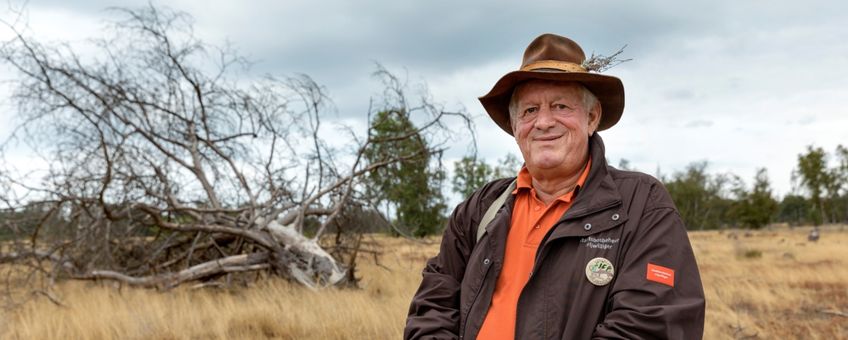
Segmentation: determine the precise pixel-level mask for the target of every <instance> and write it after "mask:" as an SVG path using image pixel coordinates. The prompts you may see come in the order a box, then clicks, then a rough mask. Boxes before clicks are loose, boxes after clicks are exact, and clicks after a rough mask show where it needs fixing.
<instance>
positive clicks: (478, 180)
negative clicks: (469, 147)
mask: <svg viewBox="0 0 848 340" xmlns="http://www.w3.org/2000/svg"><path fill="white" fill-rule="evenodd" d="M453 168H454V176H453V180H452V183H453V188H452V189H453V192H455V193H457V194H460V195H462V197H463V198H464V197H468V196H471V193H473V192H474V190H477V189H478V188H480V187H481V186H483V184H486V182H488V181H489V180H490V178H491V177H492V174H493V173H494V171H493V170H492V167H491V166H489V164H486V162H485V161H483V160H480V159H476V158H475V157H471V156H465V157H463V158H462V159H461V160H459V161H456V162H454V163H453Z"/></svg>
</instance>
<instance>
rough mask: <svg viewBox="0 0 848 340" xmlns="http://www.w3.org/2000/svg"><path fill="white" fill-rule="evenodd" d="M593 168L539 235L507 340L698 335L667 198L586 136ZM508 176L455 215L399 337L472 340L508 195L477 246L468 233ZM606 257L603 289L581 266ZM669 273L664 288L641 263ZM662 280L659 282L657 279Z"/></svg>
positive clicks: (491, 281)
mask: <svg viewBox="0 0 848 340" xmlns="http://www.w3.org/2000/svg"><path fill="white" fill-rule="evenodd" d="M590 152H591V153H592V160H593V161H592V168H591V169H590V172H589V178H588V179H587V182H586V184H585V186H584V187H583V188H579V189H578V192H577V198H576V200H575V202H574V204H573V205H572V206H571V208H570V209H569V210H568V211H567V212H566V213H565V215H563V216H562V218H560V220H559V222H557V225H556V226H555V227H554V228H552V229H551V231H550V232H549V233H548V234H547V235H546V237H545V239H543V241H542V244H541V245H540V246H539V250H538V252H537V253H536V263H535V265H534V267H533V272H532V274H531V276H530V278H529V279H528V281H527V284H526V285H525V287H524V290H523V291H522V293H521V296H520V298H519V301H518V310H517V319H516V327H515V338H516V339H522V340H524V339H590V338H592V339H700V338H701V337H702V336H703V329H704V306H705V301H704V292H703V287H702V285H701V278H700V275H699V273H698V266H697V264H696V263H695V257H694V255H693V253H692V247H691V246H690V244H689V239H688V236H687V234H686V229H685V228H684V225H683V221H682V220H681V219H680V216H679V215H678V213H677V209H676V208H675V206H674V203H672V201H671V197H670V196H669V195H668V192H667V191H666V190H665V188H664V187H663V186H662V184H660V182H659V181H657V180H656V179H654V178H653V177H651V176H648V175H645V174H641V173H636V172H627V171H619V170H616V169H614V168H612V167H608V166H607V165H606V162H605V159H606V158H605V154H604V145H603V141H602V140H601V138H600V136H598V134H597V133H596V134H595V135H594V137H592V138H591V142H590ZM510 182H511V180H510V179H502V180H496V181H494V182H490V183H488V184H486V185H485V186H483V187H482V188H481V189H479V190H478V191H477V192H475V193H474V194H472V195H471V197H469V198H468V199H467V200H466V201H465V202H463V203H461V204H460V205H459V206H457V208H456V209H455V210H454V212H453V214H452V215H451V217H450V220H449V222H448V226H447V228H446V230H445V233H444V237H443V239H442V244H441V250H440V252H439V254H438V255H436V257H434V258H432V259H430V260H429V261H428V262H427V265H426V267H425V268H424V272H423V280H422V282H421V286H420V287H419V288H418V291H417V292H416V293H415V297H414V298H413V300H412V304H411V306H410V308H409V316H408V318H407V323H406V329H405V330H404V338H405V339H456V338H458V339H476V338H477V333H478V332H479V331H480V326H481V325H482V324H483V319H484V318H485V316H486V312H487V310H488V308H489V304H490V303H491V300H492V293H493V291H494V288H495V282H496V281H497V278H498V275H499V274H500V270H501V267H502V264H503V254H504V246H505V243H506V236H507V232H508V229H509V224H510V214H511V210H512V203H513V199H514V198H513V197H509V198H508V199H507V201H506V203H505V204H504V206H503V207H502V208H501V209H500V211H498V213H497V215H496V216H495V218H494V220H492V222H491V223H490V224H489V225H488V227H487V228H486V234H484V236H483V238H481V239H480V241H479V243H478V242H477V241H476V228H477V225H478V223H479V221H480V219H481V217H482V216H483V214H484V213H485V211H486V209H487V208H488V207H489V205H491V203H492V201H494V200H495V198H497V196H498V195H499V194H500V193H501V192H503V190H504V189H505V188H506V187H507V186H508V185H509V183H510ZM597 257H602V258H605V259H608V260H609V261H610V262H612V264H613V265H614V268H615V275H614V278H613V280H612V282H610V283H609V284H607V285H604V286H595V285H594V284H592V283H591V282H589V280H588V279H587V278H586V264H587V263H588V262H589V261H590V260H592V259H594V258H597ZM649 263H651V264H653V265H659V266H662V267H666V268H669V269H672V270H673V271H674V278H673V287H671V286H669V285H667V284H663V283H660V282H656V280H648V276H650V273H648V271H647V266H648V264H649ZM660 281H662V280H660Z"/></svg>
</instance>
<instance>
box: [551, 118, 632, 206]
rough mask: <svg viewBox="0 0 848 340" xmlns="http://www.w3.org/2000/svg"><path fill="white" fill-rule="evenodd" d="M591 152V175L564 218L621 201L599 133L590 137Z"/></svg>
mask: <svg viewBox="0 0 848 340" xmlns="http://www.w3.org/2000/svg"><path fill="white" fill-rule="evenodd" d="M589 152H590V153H591V155H592V165H591V167H590V168H589V177H588V178H587V179H586V183H584V185H583V187H581V188H580V191H579V192H578V193H577V199H576V200H575V201H574V204H573V205H572V206H571V208H569V209H568V211H567V212H566V213H565V215H564V216H563V218H562V220H567V219H570V218H575V217H580V216H584V215H586V214H591V213H594V212H596V211H600V210H604V209H606V208H609V207H611V206H614V205H616V204H618V203H621V195H620V194H619V193H618V189H617V187H616V185H615V182H614V181H613V179H612V177H611V176H610V174H609V171H608V170H607V158H606V149H605V148H604V141H603V139H601V136H600V135H599V134H598V133H594V134H593V135H592V137H590V138H589Z"/></svg>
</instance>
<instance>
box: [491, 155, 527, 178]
mask: <svg viewBox="0 0 848 340" xmlns="http://www.w3.org/2000/svg"><path fill="white" fill-rule="evenodd" d="M521 164H522V161H521V160H520V159H519V158H518V157H517V156H515V155H514V154H511V153H508V154H506V156H504V158H501V159H499V160H498V165H497V166H496V167H495V171H494V173H493V175H494V177H493V179H497V178H506V177H515V176H516V175H518V171H519V170H521Z"/></svg>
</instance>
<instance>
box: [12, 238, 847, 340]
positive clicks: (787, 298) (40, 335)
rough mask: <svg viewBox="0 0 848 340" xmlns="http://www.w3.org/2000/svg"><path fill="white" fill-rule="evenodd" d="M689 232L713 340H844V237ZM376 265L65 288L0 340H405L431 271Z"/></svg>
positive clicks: (25, 309)
mask: <svg viewBox="0 0 848 340" xmlns="http://www.w3.org/2000/svg"><path fill="white" fill-rule="evenodd" d="M808 231H809V229H808V228H796V229H794V230H790V229H786V228H778V229H773V230H763V231H752V232H746V231H723V232H715V231H711V232H692V233H690V238H691V240H692V243H693V246H694V248H695V253H696V256H697V258H698V263H699V266H700V268H701V273H702V277H703V280H704V288H705V291H706V296H707V324H706V331H705V338H706V339H795V338H803V339H839V338H842V339H844V338H848V314H846V313H848V228H845V227H830V228H825V229H823V231H822V237H821V239H820V240H819V241H818V242H815V243H812V242H807V239H806V235H807V232H808ZM377 237H378V241H379V242H381V243H382V244H384V245H385V253H384V255H383V256H382V257H381V260H380V264H381V266H378V265H376V264H375V263H374V262H373V261H372V260H371V259H364V260H363V261H361V263H360V266H361V268H360V275H361V276H362V277H363V281H362V289H360V290H349V289H348V290H327V291H321V292H312V291H309V290H306V289H303V288H300V287H297V286H293V285H290V284H288V283H286V282H283V281H279V280H271V281H265V282H263V283H260V284H258V285H256V286H255V287H251V288H249V289H245V288H232V289H209V288H207V289H199V290H192V289H188V288H180V289H177V290H175V291H172V292H170V293H159V292H155V291H149V290H141V289H129V288H123V289H116V288H114V287H113V286H110V285H96V284H93V283H83V282H66V283H62V284H60V285H59V286H58V287H57V289H56V294H55V295H56V297H57V298H59V299H60V300H61V301H62V302H63V303H64V304H65V305H66V306H67V307H59V306H56V305H55V304H53V303H51V302H50V301H48V300H47V299H45V298H40V299H36V300H34V301H32V302H30V303H28V304H26V305H24V306H22V307H20V308H17V309H14V310H11V311H6V312H0V313H2V314H0V338H2V339H256V338H260V339H261V338H272V339H398V338H400V337H401V333H402V330H403V324H404V320H405V316H406V310H407V307H408V303H409V300H410V298H411V296H412V294H413V293H414V291H415V289H416V288H417V286H418V283H419V281H420V278H421V276H420V274H419V273H420V270H421V268H422V266H423V263H424V261H425V260H426V259H427V258H428V257H430V256H432V255H434V254H435V253H436V251H437V250H438V244H436V242H437V240H436V239H430V240H429V241H430V244H419V243H415V242H411V241H407V240H403V239H392V238H386V237H382V236H377Z"/></svg>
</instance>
